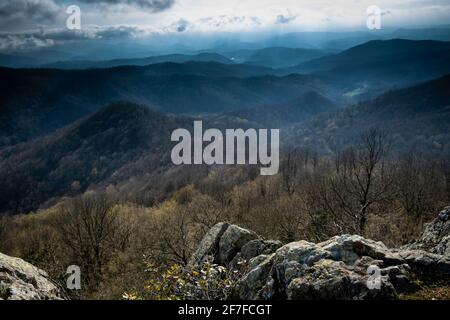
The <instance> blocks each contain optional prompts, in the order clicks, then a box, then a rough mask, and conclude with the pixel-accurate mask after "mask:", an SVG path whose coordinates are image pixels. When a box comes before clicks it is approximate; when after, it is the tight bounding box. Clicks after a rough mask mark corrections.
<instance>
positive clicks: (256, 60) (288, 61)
mask: <svg viewBox="0 0 450 320" xmlns="http://www.w3.org/2000/svg"><path fill="white" fill-rule="evenodd" d="M324 55H326V53H325V52H324V51H321V50H315V49H302V48H283V47H272V48H265V49H260V50H257V51H255V52H254V53H252V54H251V55H250V56H249V57H247V58H246V59H245V63H250V64H257V65H262V66H266V67H271V68H287V67H290V66H295V65H298V64H300V63H303V62H306V61H308V60H312V59H316V58H320V57H323V56H324Z"/></svg>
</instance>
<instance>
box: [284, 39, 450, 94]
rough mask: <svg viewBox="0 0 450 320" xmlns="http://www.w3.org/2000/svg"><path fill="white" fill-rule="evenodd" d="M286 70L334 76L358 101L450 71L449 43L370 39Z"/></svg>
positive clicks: (330, 77) (347, 92) (332, 77)
mask: <svg viewBox="0 0 450 320" xmlns="http://www.w3.org/2000/svg"><path fill="white" fill-rule="evenodd" d="M285 72H288V73H289V72H296V73H303V74H304V73H313V74H316V75H319V76H322V77H326V78H328V79H330V80H331V79H334V80H335V81H336V82H335V83H336V84H337V85H338V86H340V87H341V89H342V90H343V91H344V92H345V93H344V96H345V97H347V98H350V99H351V98H354V99H355V100H358V101H361V100H364V99H368V98H373V97H374V96H376V95H379V94H381V93H382V92H384V91H386V90H388V89H391V88H401V87H405V86H409V85H412V84H414V83H418V82H421V81H426V80H431V79H433V78H437V77H439V76H442V75H445V74H447V73H449V72H450V42H442V41H414V40H400V39H396V40H386V41H378V40H377V41H370V42H367V43H364V44H362V45H359V46H356V47H353V48H351V49H348V50H346V51H343V52H341V53H338V54H336V55H331V56H325V57H322V58H319V59H314V60H311V61H308V62H305V63H303V64H300V65H298V66H296V67H293V68H288V69H286V70H285Z"/></svg>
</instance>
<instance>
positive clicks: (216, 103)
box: [0, 62, 339, 146]
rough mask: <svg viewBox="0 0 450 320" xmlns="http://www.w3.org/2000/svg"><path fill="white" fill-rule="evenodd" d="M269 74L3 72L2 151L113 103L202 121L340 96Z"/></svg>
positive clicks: (310, 80)
mask: <svg viewBox="0 0 450 320" xmlns="http://www.w3.org/2000/svg"><path fill="white" fill-rule="evenodd" d="M267 70H269V71H270V69H267V68H263V67H257V66H246V65H224V64H218V63H205V62H191V63H186V64H174V63H164V64H154V65H150V66H146V67H117V68H111V69H90V70H56V69H6V68H1V69H0V81H1V83H3V88H2V89H3V90H2V91H1V92H0V102H1V107H0V121H1V123H2V126H1V127H0V146H5V145H11V144H14V143H16V142H20V141H24V140H28V139H30V138H33V137H36V136H38V135H41V134H44V133H48V132H52V131H54V130H55V129H57V128H60V127H62V126H64V125H67V124H69V123H71V122H73V121H75V120H77V119H79V118H81V117H83V116H86V115H88V114H90V113H92V112H94V111H96V110H97V109H98V108H100V107H102V106H104V105H106V104H109V103H112V102H115V101H130V102H134V103H139V104H147V105H149V106H152V107H153V108H155V109H157V110H160V111H163V112H166V113H183V114H200V113H222V112H225V111H232V110H237V109H243V108H246V107H252V106H255V105H262V104H273V103H280V102H283V101H288V100H290V99H293V98H295V97H298V96H299V95H301V94H302V93H304V92H307V91H310V90H315V91H317V92H320V93H322V94H325V95H327V96H328V97H330V98H333V96H338V95H339V94H338V93H336V92H335V90H334V89H333V88H332V87H331V86H330V85H328V84H327V83H325V82H323V81H321V80H320V79H318V78H317V77H314V76H301V75H289V76H284V77H277V76H273V75H261V74H265V73H266V72H267Z"/></svg>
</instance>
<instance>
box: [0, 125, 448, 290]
mask: <svg viewBox="0 0 450 320" xmlns="http://www.w3.org/2000/svg"><path fill="white" fill-rule="evenodd" d="M197 170H198V174H195V171H194V172H191V174H190V178H186V177H185V176H184V177H182V178H180V179H182V180H180V181H176V180H174V181H172V186H171V187H170V188H167V190H166V195H164V197H161V198H162V199H165V200H163V201H159V202H158V201H156V202H155V201H154V199H156V198H158V197H159V196H155V195H151V194H147V195H145V191H142V193H140V194H130V193H127V192H125V193H124V189H123V188H121V187H120V186H110V187H108V188H105V189H104V190H97V191H89V192H86V193H85V194H83V195H81V196H77V197H75V198H70V199H62V200H60V201H59V203H58V204H57V205H54V206H52V207H51V208H48V209H45V210H40V211H37V212H34V213H31V214H27V215H15V216H10V217H9V216H1V217H0V251H1V252H3V253H5V254H9V255H13V256H19V257H22V258H23V259H25V260H27V261H29V262H31V263H34V264H35V265H37V266H39V267H41V268H43V269H45V270H46V271H48V272H49V273H50V275H51V276H52V277H53V278H54V279H56V280H57V281H60V282H61V284H63V285H64V284H65V279H66V274H65V272H66V269H67V267H68V266H69V265H78V266H80V268H81V270H82V289H81V290H80V291H73V292H71V295H72V297H73V298H94V299H114V298H115V299H117V298H121V297H122V295H123V293H124V292H133V293H135V294H136V295H137V296H146V295H148V292H144V291H145V288H144V287H145V286H144V285H143V284H145V283H146V281H147V280H148V273H147V271H148V270H146V266H148V264H149V263H150V264H151V265H152V266H153V267H154V269H157V270H160V269H164V268H165V267H166V266H174V265H178V266H183V265H185V264H186V263H187V261H188V259H189V257H190V255H191V254H192V253H193V251H194V250H195V248H196V246H197V244H198V242H199V241H200V240H201V238H202V237H203V235H204V234H205V232H206V231H207V230H208V229H209V228H210V227H212V226H213V225H214V224H216V223H217V222H219V221H229V222H232V223H236V224H239V225H241V226H243V227H247V228H249V229H252V230H254V231H255V232H257V233H259V234H260V235H261V236H263V237H266V238H270V239H279V240H281V241H283V242H289V241H294V240H298V239H305V240H309V241H314V242H316V241H322V240H325V239H327V238H329V237H331V236H333V235H336V234H342V233H358V234H362V235H364V236H367V237H369V238H372V239H375V240H381V241H383V242H384V243H386V244H387V245H388V246H396V245H401V244H404V243H406V242H408V241H410V240H412V239H414V238H415V237H417V236H418V235H419V234H420V232H421V231H422V229H423V224H424V223H425V222H427V221H429V220H430V219H432V218H433V217H434V215H435V213H436V212H437V211H438V210H439V209H441V208H442V207H444V206H445V205H448V204H449V200H450V195H449V190H450V187H449V172H450V170H449V163H448V161H445V160H440V159H437V158H430V157H425V156H422V155H419V154H414V153H410V154H406V155H405V154H402V155H400V154H392V153H389V143H388V141H387V140H386V137H385V136H383V135H382V133H380V132H379V131H369V132H368V133H367V134H365V135H363V136H362V137H361V139H360V140H359V141H358V142H357V143H355V145H354V146H353V147H351V148H348V149H346V150H343V151H340V152H337V153H336V154H334V155H333V156H321V157H320V156H318V155H317V153H315V152H314V151H313V150H307V149H299V150H288V151H287V152H286V153H285V158H284V159H283V161H282V164H281V167H280V174H278V175H275V176H259V175H258V174H255V172H257V170H255V168H254V167H242V166H241V167H223V166H222V167H220V166H219V167H210V168H206V169H205V168H204V167H199V168H198V169H197ZM205 170H206V171H205ZM142 199H153V200H152V201H151V204H146V201H143V200H142Z"/></svg>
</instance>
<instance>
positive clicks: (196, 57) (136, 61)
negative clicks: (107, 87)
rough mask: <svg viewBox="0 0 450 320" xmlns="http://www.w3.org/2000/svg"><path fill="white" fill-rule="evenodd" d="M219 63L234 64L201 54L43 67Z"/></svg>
mask: <svg viewBox="0 0 450 320" xmlns="http://www.w3.org/2000/svg"><path fill="white" fill-rule="evenodd" d="M192 61H197V62H218V63H223V64H231V63H233V62H232V61H231V60H230V59H228V58H226V57H224V56H222V55H220V54H218V53H207V52H205V53H199V54H195V55H187V54H169V55H162V56H151V57H147V58H134V59H114V60H106V61H89V60H68V61H58V62H54V63H50V64H46V65H43V66H42V67H43V68H56V69H92V68H113V67H119V66H146V65H149V64H156V63H164V62H173V63H183V62H192Z"/></svg>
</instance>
